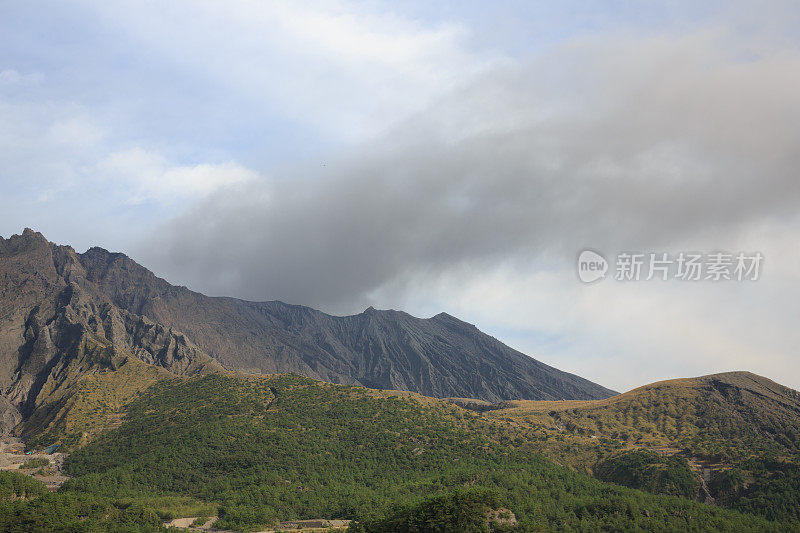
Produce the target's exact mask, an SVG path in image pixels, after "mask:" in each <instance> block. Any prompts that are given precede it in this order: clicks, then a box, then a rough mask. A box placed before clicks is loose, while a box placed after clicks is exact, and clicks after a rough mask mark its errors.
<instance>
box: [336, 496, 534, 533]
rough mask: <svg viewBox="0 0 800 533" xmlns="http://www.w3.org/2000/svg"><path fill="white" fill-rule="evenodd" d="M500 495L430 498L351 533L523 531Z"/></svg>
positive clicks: (355, 527) (355, 524) (361, 524)
mask: <svg viewBox="0 0 800 533" xmlns="http://www.w3.org/2000/svg"><path fill="white" fill-rule="evenodd" d="M521 530H522V529H521V526H519V525H518V524H517V523H516V520H515V519H514V518H513V515H512V514H511V512H510V511H508V510H507V509H504V508H503V506H502V504H501V501H500V498H499V497H498V496H497V494H495V493H493V492H489V491H486V490H476V489H468V490H457V491H454V492H452V493H449V494H443V495H439V496H433V497H430V498H426V499H425V500H423V501H422V502H420V503H416V504H414V505H411V506H408V507H404V508H402V509H399V510H398V511H397V512H395V513H393V514H392V515H391V516H389V517H386V518H383V519H380V520H373V521H362V522H353V523H352V524H351V525H350V528H349V529H348V533H384V532H385V533H389V532H392V533H425V532H429V531H438V532H441V533H500V532H512V531H521Z"/></svg>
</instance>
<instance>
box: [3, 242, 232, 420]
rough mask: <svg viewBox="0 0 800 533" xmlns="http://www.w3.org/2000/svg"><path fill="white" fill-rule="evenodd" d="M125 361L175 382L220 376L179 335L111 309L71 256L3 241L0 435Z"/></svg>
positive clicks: (45, 246) (64, 250)
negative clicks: (90, 377) (183, 378)
mask: <svg viewBox="0 0 800 533" xmlns="http://www.w3.org/2000/svg"><path fill="white" fill-rule="evenodd" d="M128 357H137V358H139V359H141V360H142V361H144V362H146V363H149V364H152V365H155V366H159V367H162V368H164V369H166V370H168V371H169V372H171V373H174V374H177V375H187V374H195V373H198V372H203V371H210V370H216V369H220V368H221V367H220V365H219V364H218V363H217V362H216V361H215V360H213V359H212V358H210V357H209V356H207V355H206V354H204V353H203V352H202V350H200V349H199V348H198V347H197V346H195V345H194V344H193V343H191V342H190V341H189V340H188V339H187V338H186V336H185V335H183V334H182V333H180V332H177V331H174V330H172V329H170V328H165V327H164V326H161V325H158V324H154V323H153V322H152V321H150V320H148V319H146V318H145V317H141V316H137V315H134V314H132V313H130V312H128V311H126V310H124V309H119V308H118V307H116V306H114V305H113V303H111V301H110V300H109V299H108V298H107V297H106V296H105V295H104V294H103V293H102V292H100V291H97V290H96V289H95V288H94V287H93V286H92V284H91V283H89V282H87V280H86V271H85V269H84V268H83V266H82V265H81V263H80V258H79V256H78V254H76V253H75V251H74V250H72V248H70V247H65V246H56V245H53V244H51V243H49V242H48V241H47V240H46V239H45V238H44V237H43V236H42V235H41V234H39V233H35V232H33V231H32V230H29V229H26V230H25V231H24V232H23V234H22V235H15V236H12V237H11V238H9V239H3V238H0V430H2V432H4V433H7V432H8V431H10V430H11V428H13V427H14V426H15V425H16V424H18V423H19V422H20V421H21V420H23V419H25V418H27V417H29V416H30V415H31V414H32V413H33V412H34V411H36V410H41V409H43V408H45V407H48V406H49V408H54V407H55V406H57V404H58V402H59V401H61V400H62V399H63V398H64V397H65V395H66V394H68V392H69V389H70V387H72V386H73V385H75V383H77V382H78V381H79V380H80V379H81V378H82V377H83V376H85V375H87V374H91V373H95V372H103V371H111V370H114V369H116V368H117V367H118V366H119V365H120V364H122V363H124V361H125V360H126V359H127V358H128Z"/></svg>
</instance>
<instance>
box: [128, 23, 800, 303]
mask: <svg viewBox="0 0 800 533" xmlns="http://www.w3.org/2000/svg"><path fill="white" fill-rule="evenodd" d="M728 43H729V40H728V39H727V37H726V36H725V35H719V34H715V33H696V34H692V35H688V36H682V37H675V36H661V37H651V38H646V39H645V38H633V37H631V38H626V39H622V38H615V39H600V38H597V39H593V40H587V41H582V42H580V43H572V44H570V45H569V46H567V47H563V48H560V49H558V50H556V51H554V52H553V53H552V54H551V55H549V56H547V57H543V58H539V59H538V60H536V61H535V62H531V63H529V64H525V65H506V66H504V67H502V68H498V69H496V70H494V71H493V72H491V73H490V74H488V75H487V76H486V77H485V78H484V79H481V80H479V81H478V82H477V83H475V84H473V85H471V86H470V87H469V88H466V89H462V90H459V91H457V92H454V93H453V94H450V95H449V96H448V97H446V98H444V99H442V101H440V102H439V103H438V104H437V105H435V106H432V107H431V108H430V109H428V110H427V111H425V112H424V113H421V114H419V115H418V116H415V117H414V118H413V119H410V120H408V121H407V122H405V123H404V124H402V125H400V126H398V127H396V128H394V129H393V130H392V131H390V132H388V133H387V134H386V136H385V137H384V138H383V139H382V140H380V141H378V142H374V143H372V144H370V145H365V146H363V147H361V149H360V150H359V151H358V153H353V154H350V155H348V156H346V157H342V158H339V159H338V160H336V161H332V162H330V164H328V165H327V166H326V167H325V168H324V169H320V168H317V169H312V170H309V169H306V170H305V171H302V172H301V173H302V174H303V177H302V178H297V177H296V176H295V177H294V178H293V179H288V178H287V179H277V180H264V181H262V182H260V183H257V184H254V185H248V186H245V187H244V188H240V189H237V190H228V191H227V192H225V193H224V194H219V195H217V196H215V197H214V198H211V199H209V200H207V201H205V202H203V203H202V204H201V205H198V206H196V207H195V208H193V209H192V210H191V211H190V212H188V213H186V214H183V215H181V216H179V217H177V218H176V219H174V220H173V221H171V222H169V223H168V224H166V225H164V226H162V227H160V228H159V230H158V232H156V233H155V234H154V235H152V236H151V237H150V238H148V239H147V241H146V243H145V244H144V245H143V246H142V247H140V249H139V251H138V253H137V254H136V255H137V257H139V258H141V259H142V260H143V261H144V262H145V263H146V264H148V265H153V266H154V267H155V270H156V271H157V272H159V273H160V274H162V275H165V276H167V277H168V278H169V279H172V280H180V281H185V282H187V283H188V284H190V285H191V286H192V287H193V288H197V289H200V290H204V291H206V292H209V293H214V294H232V295H237V296H240V297H245V298H249V299H272V298H276V299H282V300H287V301H290V302H297V303H304V304H308V305H315V306H321V307H324V308H327V309H354V308H357V307H358V306H360V305H361V304H363V302H364V301H366V295H368V293H370V291H374V290H376V289H380V288H382V287H384V286H386V285H388V284H396V283H414V280H415V279H417V277H418V276H430V275H431V274H435V273H440V272H445V271H447V270H448V269H453V268H457V267H459V266H463V265H465V264H466V265H470V266H472V267H473V268H477V269H480V266H481V265H483V264H489V263H495V264H496V263H497V262H498V261H526V260H529V259H532V258H536V257H541V256H542V254H544V253H547V254H548V257H564V258H567V257H568V258H569V261H571V260H572V259H573V256H574V254H575V253H576V252H577V251H578V250H579V249H581V248H582V247H584V246H593V247H596V248H601V249H613V250H619V249H625V248H629V249H643V250H649V249H653V248H654V247H658V246H662V247H663V246H664V245H666V244H668V243H670V242H674V241H676V240H681V241H683V242H687V241H688V242H691V240H692V239H693V238H695V237H697V238H700V237H707V236H709V235H714V236H716V237H717V238H718V239H719V241H718V242H720V246H721V247H723V246H725V245H726V243H727V242H728V239H732V238H733V237H732V236H733V235H735V233H736V231H737V230H738V229H739V228H741V227H743V226H745V225H747V224H752V223H753V222H754V221H757V220H764V219H775V218H780V217H783V216H787V217H788V216H792V215H793V213H794V210H795V206H796V205H797V202H798V200H800V180H799V179H798V178H797V170H796V169H798V168H800V152H798V150H797V146H800V129H798V128H797V124H798V123H800V105H798V103H797V99H796V95H797V94H800V75H798V74H797V73H798V72H800V57H799V56H798V54H797V52H796V51H795V50H782V51H781V53H775V51H774V50H771V49H764V50H761V49H748V50H746V51H742V50H740V49H738V48H735V47H734V48H728V47H727V46H726V45H727V44H728Z"/></svg>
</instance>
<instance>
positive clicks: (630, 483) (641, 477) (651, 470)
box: [594, 450, 700, 498]
mask: <svg viewBox="0 0 800 533" xmlns="http://www.w3.org/2000/svg"><path fill="white" fill-rule="evenodd" d="M594 473H595V476H597V478H598V479H601V480H603V481H610V482H613V483H618V484H620V485H625V486H626V487H631V488H633V489H640V490H644V491H647V492H651V493H653V494H669V495H672V496H683V497H684V498H694V497H695V496H696V495H697V490H698V488H699V486H700V481H699V480H698V479H697V476H696V475H695V474H694V472H692V469H691V468H690V467H689V464H688V463H687V462H686V459H684V458H683V457H679V456H671V457H665V456H663V455H660V454H658V453H655V452H652V451H648V450H630V451H627V452H623V453H621V454H618V455H613V456H611V457H608V458H606V459H603V460H602V461H600V462H599V463H598V464H597V465H595V469H594Z"/></svg>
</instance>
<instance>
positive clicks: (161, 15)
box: [94, 0, 502, 141]
mask: <svg viewBox="0 0 800 533" xmlns="http://www.w3.org/2000/svg"><path fill="white" fill-rule="evenodd" d="M156 5H157V4H152V5H151V7H152V8H153V9H149V8H145V9H143V8H142V4H141V3H139V2H135V3H127V4H120V3H115V4H114V5H113V6H111V5H105V4H97V5H95V6H94V8H95V9H97V10H98V12H99V13H101V14H102V16H103V20H104V23H106V24H109V25H111V26H114V27H117V28H119V31H120V33H121V34H122V35H124V36H125V37H127V38H129V39H131V40H132V41H133V42H134V43H136V45H137V46H141V47H142V49H143V50H144V51H145V53H147V54H155V55H157V56H158V57H159V58H160V60H161V61H164V62H168V63H172V64H174V66H175V68H176V69H177V70H180V71H182V72H188V73H190V75H191V76H196V77H198V78H199V79H202V80H204V81H206V82H207V83H209V84H214V85H216V84H220V85H222V86H224V87H225V90H226V92H228V94H235V95H236V96H237V98H238V99H240V102H242V103H243V104H244V105H248V106H256V107H268V108H273V109H275V110H278V111H280V112H281V113H284V114H285V115H286V116H288V117H291V119H292V120H296V121H299V122H303V123H307V124H309V125H312V126H313V127H314V128H316V129H317V130H319V131H322V132H326V133H327V135H329V136H330V137H331V138H335V139H336V140H337V141H341V140H343V139H349V140H350V141H357V140H364V139H366V138H369V137H370V136H372V135H374V134H376V133H378V132H381V131H384V130H385V129H387V128H388V127H389V126H390V125H392V124H394V123H396V122H398V121H400V120H402V119H403V118H405V117H407V116H408V115H409V114H411V113H413V112H415V111H419V110H421V109H424V108H425V107H426V106H427V105H429V104H430V103H431V102H432V101H434V99H436V98H438V97H440V96H442V95H444V94H446V93H447V92H448V91H450V90H452V89H454V88H455V87H457V86H461V85H463V84H464V83H468V82H469V81H470V80H472V79H474V78H475V76H477V75H478V74H480V73H482V72H485V71H486V70H487V69H488V68H490V67H492V66H494V65H496V64H497V63H498V62H501V61H502V59H501V58H500V57H498V56H497V55H494V54H488V53H477V52H472V51H470V50H468V47H467V46H466V44H465V41H466V37H467V30H466V28H464V27H462V26H458V25H441V26H434V27H430V26H429V25H425V24H423V23H421V22H418V21H415V20H410V19H407V18H403V17H401V16H399V15H396V14H393V13H386V12H383V13H378V12H372V11H371V10H370V9H368V8H367V7H364V6H360V5H358V4H355V3H349V2H348V3H339V2H325V1H322V2H271V1H268V2H255V1H250V0H238V1H204V2H187V1H176V2H170V3H169V4H166V5H163V4H158V5H157V7H156ZM189 13H191V16H187V14H189Z"/></svg>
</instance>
